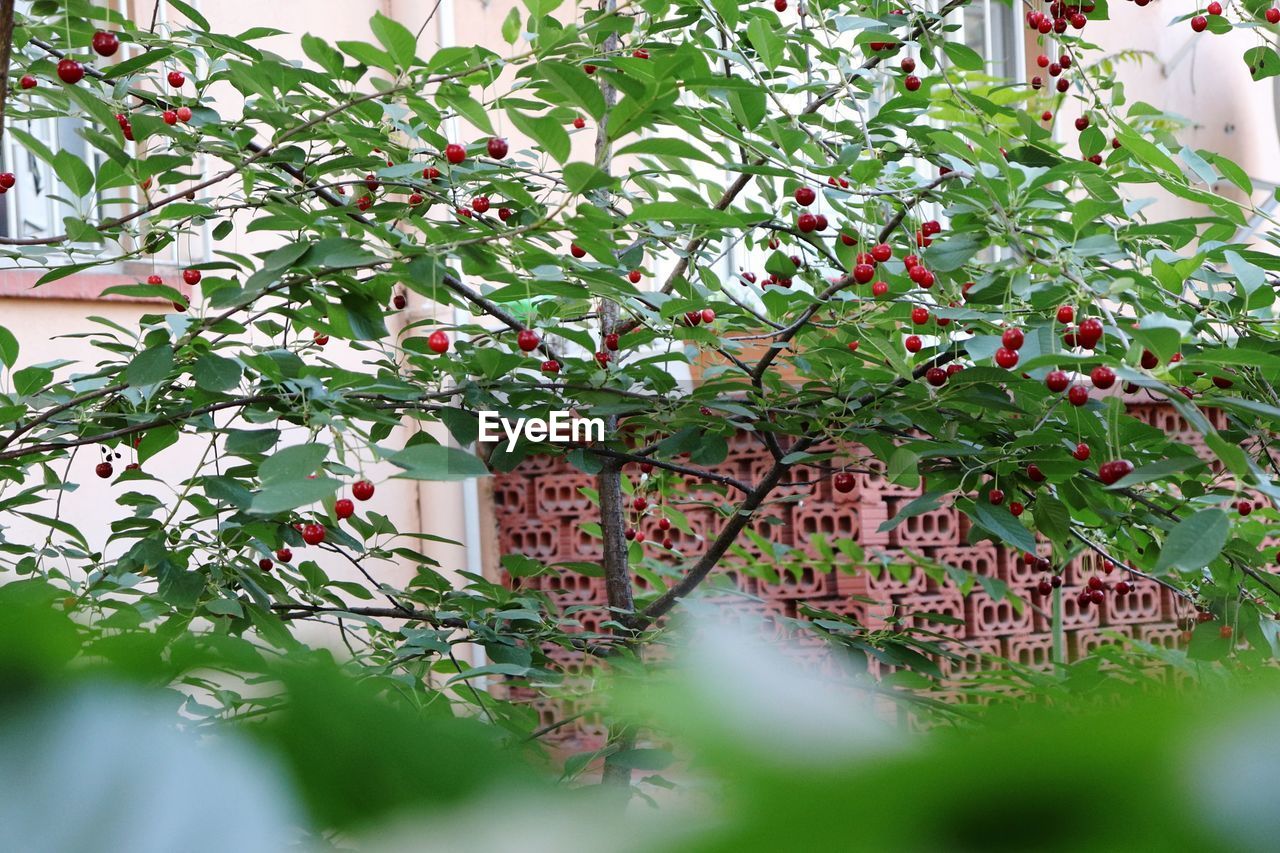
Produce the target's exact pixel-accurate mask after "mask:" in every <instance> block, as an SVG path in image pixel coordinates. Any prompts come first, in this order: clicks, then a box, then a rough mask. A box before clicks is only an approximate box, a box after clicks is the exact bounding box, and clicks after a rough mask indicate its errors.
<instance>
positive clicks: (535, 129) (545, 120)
mask: <svg viewBox="0 0 1280 853" xmlns="http://www.w3.org/2000/svg"><path fill="white" fill-rule="evenodd" d="M507 115H508V116H509V117H510V118H511V123H512V124H514V125H515V126H516V127H517V128H518V129H519V130H520V132H521V133H524V134H525V135H526V136H528V137H530V138H531V139H532V140H533V141H534V142H536V143H537V144H538V145H539V146H541V147H542V149H543V150H544V151H546V152H547V153H548V154H550V155H551V156H552V157H553V158H555V160H556V162H559V163H563V162H564V161H566V160H568V159H569V149H570V143H569V134H568V133H567V132H566V131H565V129H564V128H563V127H562V126H561V125H560V122H558V121H556V120H555V119H553V118H549V117H547V116H531V115H528V114H526V113H522V112H520V111H519V110H517V109H508V110H507Z"/></svg>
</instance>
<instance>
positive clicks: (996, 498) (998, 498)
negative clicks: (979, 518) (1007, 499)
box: [987, 489, 1004, 506]
mask: <svg viewBox="0 0 1280 853" xmlns="http://www.w3.org/2000/svg"><path fill="white" fill-rule="evenodd" d="M987 500H988V501H990V502H991V504H992V505H994V506H1000V504H1002V503H1004V492H1002V491H1001V490H1000V489H992V490H991V491H989V492H987Z"/></svg>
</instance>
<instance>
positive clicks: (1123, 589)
mask: <svg viewBox="0 0 1280 853" xmlns="http://www.w3.org/2000/svg"><path fill="white" fill-rule="evenodd" d="M1132 590H1133V586H1132V585H1131V584H1130V583H1129V582H1128V581H1119V582H1117V583H1116V595H1128V594H1129V593H1130V592H1131V591H1132Z"/></svg>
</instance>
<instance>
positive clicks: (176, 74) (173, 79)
mask: <svg viewBox="0 0 1280 853" xmlns="http://www.w3.org/2000/svg"><path fill="white" fill-rule="evenodd" d="M185 82H187V78H186V77H184V76H183V74H182V72H181V71H170V72H169V85H170V86H172V87H173V88H175V89H181V88H182V84H183V83H185Z"/></svg>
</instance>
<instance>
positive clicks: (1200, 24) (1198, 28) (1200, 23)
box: [1191, 15, 1209, 33]
mask: <svg viewBox="0 0 1280 853" xmlns="http://www.w3.org/2000/svg"><path fill="white" fill-rule="evenodd" d="M1207 26H1209V19H1208V18H1206V17H1205V16H1204V15H1196V16H1195V17H1194V18H1192V19H1191V29H1192V30H1194V31H1195V32H1197V33H1202V32H1204V30H1205V27H1207Z"/></svg>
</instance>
